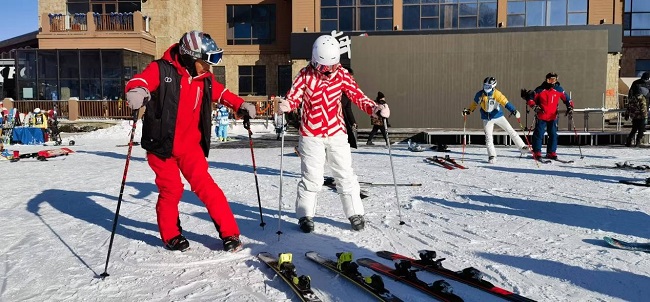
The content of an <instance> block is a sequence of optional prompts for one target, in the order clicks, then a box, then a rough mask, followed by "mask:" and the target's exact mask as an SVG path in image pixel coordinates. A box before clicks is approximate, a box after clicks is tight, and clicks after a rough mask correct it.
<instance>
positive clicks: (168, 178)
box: [147, 144, 239, 242]
mask: <svg viewBox="0 0 650 302" xmlns="http://www.w3.org/2000/svg"><path fill="white" fill-rule="evenodd" d="M147 161H148V162H149V166H150V167H151V169H153V171H154V173H156V186H158V192H159V193H158V203H157V204H156V214H157V216H158V228H159V229H160V238H161V239H162V240H163V242H167V241H169V240H170V239H172V238H174V237H176V236H178V235H179V234H180V233H181V231H180V230H179V225H178V221H179V220H178V218H179V213H178V203H179V202H180V200H181V197H182V196H183V190H184V188H183V183H182V182H181V175H180V174H181V173H183V176H184V177H185V179H187V181H188V182H189V183H190V186H191V189H192V192H194V193H195V194H196V195H197V196H198V197H199V199H200V200H201V201H202V202H203V203H204V204H205V207H206V208H207V209H208V214H209V215H210V217H211V218H212V220H213V222H214V224H215V226H216V227H217V232H218V233H219V237H220V238H222V239H223V238H226V237H229V236H239V227H238V226H237V222H236V221H235V216H234V215H233V214H232V211H231V210H230V206H229V205H228V201H227V200H226V196H225V195H224V194H223V191H222V190H221V188H219V186H218V185H217V184H216V183H215V182H214V180H213V179H212V176H211V175H210V173H208V162H207V160H206V159H205V156H204V155H203V151H202V149H201V146H200V145H199V144H196V146H192V147H190V148H188V149H186V150H184V153H183V154H181V155H176V154H175V155H172V157H170V158H167V159H163V158H160V157H158V156H157V155H154V154H151V153H147Z"/></svg>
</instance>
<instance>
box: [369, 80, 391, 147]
mask: <svg viewBox="0 0 650 302" xmlns="http://www.w3.org/2000/svg"><path fill="white" fill-rule="evenodd" d="M375 103H377V105H386V106H388V105H387V103H386V98H385V97H384V94H383V93H382V92H381V91H379V92H377V98H376V99H375ZM384 118H385V117H379V116H374V115H373V116H371V117H370V124H372V130H371V131H370V134H369V135H368V141H367V142H366V145H369V146H372V145H374V144H373V143H372V139H373V138H374V137H375V134H377V131H381V135H382V136H383V137H384V141H388V136H387V135H386V129H384ZM386 122H388V119H386ZM387 126H388V127H390V123H388V125H387Z"/></svg>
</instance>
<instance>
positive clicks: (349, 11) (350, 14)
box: [339, 7, 355, 31]
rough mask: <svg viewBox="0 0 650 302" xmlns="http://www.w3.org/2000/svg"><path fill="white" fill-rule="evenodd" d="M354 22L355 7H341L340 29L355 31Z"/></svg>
mask: <svg viewBox="0 0 650 302" xmlns="http://www.w3.org/2000/svg"><path fill="white" fill-rule="evenodd" d="M354 23H355V22H354V8H352V7H350V8H339V31H353V30H354Z"/></svg>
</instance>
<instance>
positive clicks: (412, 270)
mask: <svg viewBox="0 0 650 302" xmlns="http://www.w3.org/2000/svg"><path fill="white" fill-rule="evenodd" d="M288 255H289V256H287V254H280V255H279V257H278V258H276V257H273V256H272V255H271V254H269V253H261V254H259V255H258V257H259V258H260V260H262V261H263V262H264V263H266V264H267V265H268V266H269V267H271V268H272V269H273V270H274V271H275V272H276V273H277V274H278V275H279V276H280V277H281V278H282V279H283V280H284V281H285V282H286V283H288V284H289V285H290V286H291V289H292V290H293V291H294V292H295V293H296V294H297V295H298V296H299V297H300V298H301V300H302V301H321V300H320V299H319V298H318V297H317V296H316V294H315V293H314V292H313V291H312V290H311V285H310V281H311V278H310V277H308V276H300V277H299V276H297V274H296V272H295V266H293V264H291V263H290V260H291V254H288ZM305 256H306V257H307V258H308V259H310V260H312V261H314V262H316V263H318V264H320V265H322V266H324V267H326V268H328V269H329V270H331V271H333V272H335V273H337V274H339V275H341V276H343V277H344V278H345V279H347V280H348V281H350V282H352V283H353V284H355V285H357V286H359V287H360V288H362V289H364V290H365V291H366V292H368V293H369V294H370V295H372V296H374V297H375V298H376V299H378V300H379V301H390V302H397V301H402V300H401V299H400V298H398V297H396V296H395V295H393V294H392V293H391V292H390V291H389V290H388V289H386V288H385V286H384V282H383V280H382V278H381V276H379V275H376V274H373V275H371V276H363V275H362V274H361V273H360V272H359V271H358V267H359V265H361V266H364V267H367V268H370V269H372V270H373V271H375V272H377V273H379V274H382V275H384V276H386V277H388V278H391V279H393V280H395V281H398V282H402V283H404V284H406V285H409V286H411V287H413V288H415V289H418V290H420V291H422V292H424V293H426V294H428V295H430V296H432V297H433V298H435V299H437V300H439V301H449V302H462V301H463V299H462V298H461V297H460V296H458V295H456V294H454V292H453V289H452V287H451V285H450V284H449V283H448V282H447V281H445V280H442V279H441V280H438V281H435V282H433V283H432V284H428V283H426V282H424V281H422V280H420V279H418V277H417V276H416V272H417V271H422V270H424V271H427V272H430V273H433V274H436V275H438V276H441V277H444V278H449V279H453V280H455V281H458V282H462V283H465V284H467V285H470V286H473V287H475V288H477V289H480V290H482V291H485V292H488V293H491V294H493V295H496V296H498V297H501V298H503V299H505V300H509V301H527V302H528V301H534V300H532V299H529V298H526V297H523V296H520V295H517V294H515V293H512V292H510V291H508V290H505V289H503V288H500V287H497V286H494V285H493V284H492V283H490V282H488V281H485V280H482V273H481V272H479V271H478V270H476V269H475V268H472V267H470V268H466V269H464V270H462V271H460V272H455V271H452V270H449V269H447V268H444V267H443V266H442V261H443V260H445V259H444V258H442V259H435V258H436V253H435V252H434V251H420V259H419V260H416V259H413V258H409V257H407V256H403V255H400V254H396V253H392V252H388V251H381V252H377V256H379V257H381V258H384V259H388V260H392V261H393V262H395V269H393V268H391V267H389V266H386V265H384V264H382V263H379V262H377V261H375V260H372V259H369V258H360V259H357V260H356V262H355V261H354V260H353V259H352V253H350V252H344V253H338V254H337V255H336V256H337V258H338V259H337V261H334V260H331V259H328V258H327V257H323V256H321V255H320V254H318V253H316V252H307V253H306V254H305ZM287 259H288V260H289V261H288V262H287Z"/></svg>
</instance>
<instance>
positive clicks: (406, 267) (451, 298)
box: [357, 258, 463, 302]
mask: <svg viewBox="0 0 650 302" xmlns="http://www.w3.org/2000/svg"><path fill="white" fill-rule="evenodd" d="M357 263H358V264H359V265H361V266H365V267H367V268H370V269H372V270H374V271H375V272H378V273H380V274H383V275H385V276H388V277H390V278H392V279H394V280H395V281H399V282H402V283H404V284H407V285H409V286H411V287H413V288H416V289H419V290H420V291H422V292H424V293H427V294H429V295H430V296H432V297H434V298H436V299H437V300H439V301H443V302H463V299H462V298H461V297H459V296H457V295H456V294H454V290H453V289H452V287H451V285H449V283H447V281H445V280H438V281H435V282H433V283H432V284H428V283H426V282H424V281H422V280H420V279H418V277H417V276H416V275H415V272H416V271H415V270H412V269H411V264H410V262H408V261H403V262H398V263H395V269H392V268H390V267H388V266H386V265H384V264H381V263H379V262H377V261H375V260H372V259H370V258H360V259H358V260H357Z"/></svg>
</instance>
